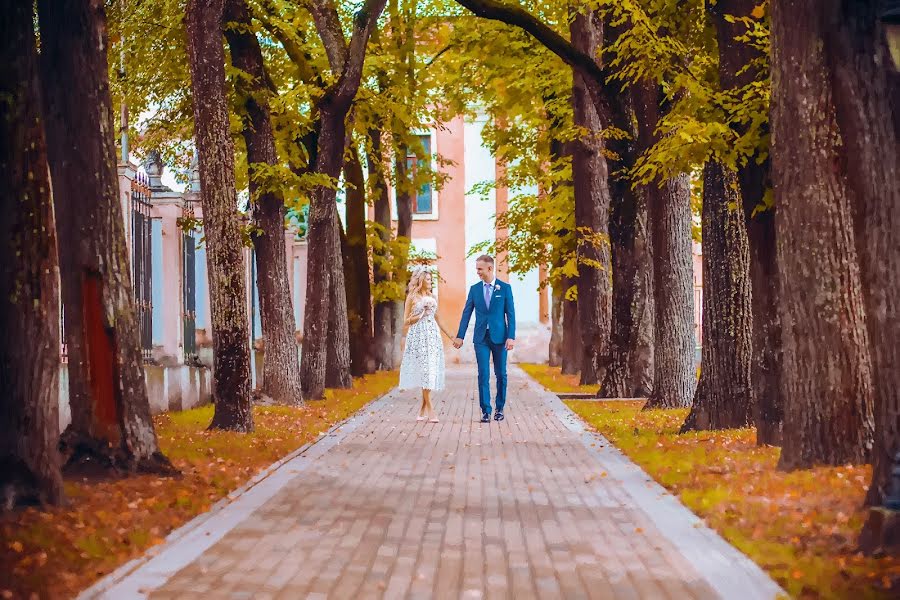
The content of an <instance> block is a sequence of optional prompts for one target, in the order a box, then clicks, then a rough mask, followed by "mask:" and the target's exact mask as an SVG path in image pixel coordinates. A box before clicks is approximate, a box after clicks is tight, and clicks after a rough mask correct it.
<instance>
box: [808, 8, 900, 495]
mask: <svg viewBox="0 0 900 600" xmlns="http://www.w3.org/2000/svg"><path fill="white" fill-rule="evenodd" d="M879 4H881V3H879V2H877V1H871V0H869V1H866V2H847V1H835V0H833V1H830V2H827V3H826V4H825V5H824V6H823V12H824V13H825V16H824V18H825V24H824V31H825V52H826V56H827V60H828V65H829V69H830V71H831V77H832V79H831V81H832V82H833V84H834V86H835V88H834V98H835V108H836V115H837V122H838V126H839V128H840V132H841V133H840V135H841V140H842V142H843V147H844V152H845V153H846V154H847V155H848V156H850V157H853V160H847V161H845V162H843V163H841V164H842V165H843V166H844V167H845V168H846V183H847V188H848V195H849V198H850V202H851V209H852V210H853V212H854V220H855V234H856V235H855V240H856V248H857V251H858V253H859V260H860V267H861V275H862V284H863V287H862V289H863V301H864V302H865V307H866V324H867V328H868V333H869V342H870V350H871V359H872V366H873V391H874V401H875V443H874V451H873V453H872V459H873V476H872V485H871V486H870V488H869V493H868V496H867V498H866V501H867V502H868V503H870V504H880V503H881V502H882V500H883V497H884V494H885V493H886V492H887V491H888V489H889V485H890V478H891V468H892V466H893V461H894V456H895V455H896V454H897V453H898V452H900V152H898V139H897V134H896V132H895V129H894V122H893V120H892V108H891V98H892V96H891V87H890V86H891V83H890V79H889V78H890V76H891V75H894V74H895V73H893V71H892V67H891V60H890V57H889V56H888V55H887V52H885V49H884V45H883V44H882V42H881V40H882V37H883V34H882V32H881V31H880V27H879V17H880V7H879ZM889 70H891V72H890V73H889V72H888V71H889ZM895 101H896V99H895Z"/></svg>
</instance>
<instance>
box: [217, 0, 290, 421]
mask: <svg viewBox="0 0 900 600" xmlns="http://www.w3.org/2000/svg"><path fill="white" fill-rule="evenodd" d="M225 20H226V21H227V22H233V23H234V24H235V26H234V27H226V31H225V37H226V39H227V40H228V46H229V48H230V49H231V62H232V64H233V65H234V67H236V68H238V69H240V70H241V71H244V72H245V73H247V75H248V76H249V79H246V80H245V79H240V80H238V83H237V86H238V89H237V91H238V94H239V96H240V98H241V100H242V102H243V108H244V110H245V111H246V112H245V114H243V115H242V119H243V134H244V142H245V144H246V145H247V168H248V178H249V181H250V197H251V200H252V206H253V221H254V225H255V226H256V227H255V229H254V234H253V246H254V248H255V249H256V264H257V267H258V270H257V274H258V275H257V285H258V286H259V307H260V315H261V317H262V333H263V339H264V340H265V358H264V361H263V377H262V386H261V387H262V391H263V393H264V394H266V395H267V396H269V397H270V398H272V399H273V400H274V401H275V402H277V403H279V404H297V403H299V402H300V401H301V400H302V396H301V390H300V361H299V357H298V353H297V340H296V338H295V336H294V332H295V330H296V324H295V322H294V310H293V307H292V305H291V289H290V284H289V274H288V265H287V256H286V254H285V250H284V219H285V210H284V197H283V195H282V194H281V192H280V191H279V190H272V189H269V188H270V187H271V185H267V186H266V187H265V188H262V189H261V188H260V184H259V182H258V181H257V179H256V177H255V174H256V170H257V169H258V166H259V165H266V166H268V165H277V164H278V155H277V152H276V150H275V135H274V133H273V131H272V122H271V119H270V116H269V95H270V94H271V93H272V91H271V90H270V88H269V86H268V85H267V82H268V80H269V79H268V74H267V73H266V70H265V65H264V63H263V56H262V51H261V50H260V47H259V42H258V41H257V39H256V35H255V34H254V33H253V30H252V29H251V21H250V11H249V10H248V8H247V5H246V3H245V1H244V0H227V2H226V5H225Z"/></svg>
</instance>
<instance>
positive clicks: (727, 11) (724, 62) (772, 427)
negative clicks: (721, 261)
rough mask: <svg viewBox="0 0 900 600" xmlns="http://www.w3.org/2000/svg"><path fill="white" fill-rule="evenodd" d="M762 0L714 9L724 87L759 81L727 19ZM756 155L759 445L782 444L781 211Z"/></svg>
mask: <svg viewBox="0 0 900 600" xmlns="http://www.w3.org/2000/svg"><path fill="white" fill-rule="evenodd" d="M757 4H758V2H757V1H756V0H719V1H718V2H716V3H715V4H714V5H713V4H709V5H708V10H709V13H710V17H711V19H712V22H713V24H714V25H715V28H716V37H717V40H718V46H719V81H720V84H721V86H722V88H723V89H726V90H734V89H740V88H742V87H743V86H745V85H747V84H748V83H750V82H752V81H754V80H755V79H758V78H759V77H760V76H761V74H759V73H758V72H757V71H756V70H755V69H753V68H748V67H749V66H750V65H751V63H752V61H753V60H755V59H758V58H761V56H760V53H759V51H758V50H756V49H755V48H753V47H752V46H751V45H749V44H747V43H745V42H742V41H740V40H738V39H737V38H738V37H740V36H741V35H744V34H745V33H746V26H745V25H744V24H743V23H741V22H740V21H735V20H733V19H729V18H727V16H728V15H732V16H736V17H749V16H750V15H751V13H752V11H753V10H754V9H755V8H756V6H757ZM757 158H758V157H757V156H753V157H750V159H749V160H748V161H747V163H746V164H744V165H742V166H741V167H740V168H739V169H738V181H739V182H740V187H741V200H742V205H743V208H744V221H745V225H746V227H747V238H748V241H749V244H750V281H751V296H752V298H753V302H752V311H753V315H752V321H753V339H752V353H753V357H752V361H753V364H752V372H751V384H752V386H753V389H752V394H751V401H752V404H753V421H754V423H755V424H756V440H757V443H759V444H769V445H780V444H781V421H782V417H783V408H782V400H781V391H780V389H779V384H778V370H779V369H780V366H781V326H780V322H779V317H778V285H777V281H778V268H777V265H776V261H775V210H776V207H771V208H769V209H767V210H765V211H762V212H759V207H760V206H761V205H762V202H763V196H764V194H765V192H766V189H767V188H769V187H770V186H771V181H770V173H769V170H770V162H769V160H768V159H766V160H764V161H762V162H759V161H758V160H757Z"/></svg>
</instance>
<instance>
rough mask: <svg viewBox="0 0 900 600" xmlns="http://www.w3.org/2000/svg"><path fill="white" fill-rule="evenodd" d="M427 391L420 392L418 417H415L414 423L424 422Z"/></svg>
mask: <svg viewBox="0 0 900 600" xmlns="http://www.w3.org/2000/svg"><path fill="white" fill-rule="evenodd" d="M427 394H428V390H426V389H423V390H422V406H420V407H419V416H418V417H416V421H424V420H425V407H426V406H427V405H428V399H427V398H428V395H427Z"/></svg>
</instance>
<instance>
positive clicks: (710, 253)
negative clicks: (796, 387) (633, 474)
mask: <svg viewBox="0 0 900 600" xmlns="http://www.w3.org/2000/svg"><path fill="white" fill-rule="evenodd" d="M739 200H740V198H739V197H738V184H737V176H736V174H735V173H734V172H732V171H729V170H728V169H726V168H725V167H723V166H722V164H721V163H719V162H717V161H715V160H710V161H709V162H707V163H706V166H705V167H704V169H703V212H702V227H703V356H702V369H701V371H700V382H699V383H698V385H697V391H696V393H695V394H694V403H693V406H692V407H691V412H690V414H689V415H688V417H687V420H686V421H685V423H684V425H683V426H682V428H681V430H682V432H685V431H691V430H702V429H734V428H738V427H745V426H746V425H748V424H749V423H750V422H751V421H752V406H751V392H752V387H751V383H750V371H751V362H752V361H751V346H750V344H751V336H752V323H751V319H752V317H751V308H750V271H749V266H750V265H749V263H750V249H749V246H748V243H747V230H746V228H745V227H744V215H743V212H742V210H741V208H740V206H739Z"/></svg>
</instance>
